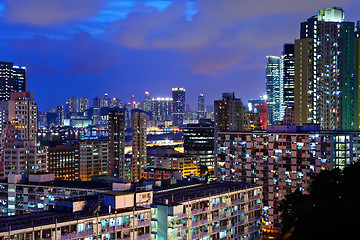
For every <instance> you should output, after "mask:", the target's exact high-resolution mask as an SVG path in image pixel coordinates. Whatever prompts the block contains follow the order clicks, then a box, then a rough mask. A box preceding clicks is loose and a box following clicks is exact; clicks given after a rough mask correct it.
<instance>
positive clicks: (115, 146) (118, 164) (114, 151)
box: [108, 110, 125, 179]
mask: <svg viewBox="0 0 360 240" xmlns="http://www.w3.org/2000/svg"><path fill="white" fill-rule="evenodd" d="M108 131H109V163H110V166H109V172H110V174H111V175H113V176H115V177H118V178H121V179H124V178H125V117H124V111H123V110H110V111H109V124H108Z"/></svg>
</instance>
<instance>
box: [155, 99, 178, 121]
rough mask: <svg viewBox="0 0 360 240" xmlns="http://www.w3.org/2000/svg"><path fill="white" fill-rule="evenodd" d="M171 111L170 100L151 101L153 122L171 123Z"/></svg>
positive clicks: (171, 102)
mask: <svg viewBox="0 0 360 240" xmlns="http://www.w3.org/2000/svg"><path fill="white" fill-rule="evenodd" d="M172 110H173V99H172V98H153V99H152V107H151V112H152V119H153V120H155V121H160V122H162V121H171V120H172V112H173V111H172Z"/></svg>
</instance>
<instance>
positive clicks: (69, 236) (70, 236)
mask: <svg viewBox="0 0 360 240" xmlns="http://www.w3.org/2000/svg"><path fill="white" fill-rule="evenodd" d="M73 238H76V233H71V234H67V235H64V236H61V240H66V239H73Z"/></svg>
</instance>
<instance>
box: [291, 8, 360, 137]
mask: <svg viewBox="0 0 360 240" xmlns="http://www.w3.org/2000/svg"><path fill="white" fill-rule="evenodd" d="M354 29H355V26H354V23H353V22H345V21H344V11H343V10H342V9H341V8H337V7H334V8H328V9H322V10H320V11H319V12H318V15H317V16H313V17H311V18H309V19H308V20H307V21H306V22H303V23H301V31H300V39H299V40H296V41H295V66H296V67H295V89H296V91H295V115H294V118H295V121H296V122H308V123H317V124H320V125H321V128H322V129H323V130H357V129H358V118H359V116H358V114H357V113H358V111H359V110H358V107H359V104H358V94H359V93H358V91H359V89H358V86H359V79H358V72H357V71H356V69H355V65H354V61H358V60H356V58H355V56H356V54H354V53H355V48H354V44H355V32H354V31H355V30H354Z"/></svg>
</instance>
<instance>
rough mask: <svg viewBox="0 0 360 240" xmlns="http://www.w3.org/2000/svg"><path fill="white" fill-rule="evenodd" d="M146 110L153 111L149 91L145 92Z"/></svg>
mask: <svg viewBox="0 0 360 240" xmlns="http://www.w3.org/2000/svg"><path fill="white" fill-rule="evenodd" d="M144 111H145V112H151V98H150V93H149V92H148V91H146V92H145V101H144Z"/></svg>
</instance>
